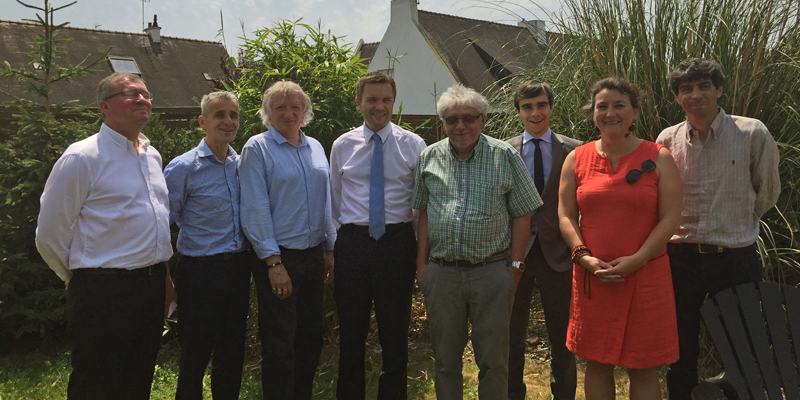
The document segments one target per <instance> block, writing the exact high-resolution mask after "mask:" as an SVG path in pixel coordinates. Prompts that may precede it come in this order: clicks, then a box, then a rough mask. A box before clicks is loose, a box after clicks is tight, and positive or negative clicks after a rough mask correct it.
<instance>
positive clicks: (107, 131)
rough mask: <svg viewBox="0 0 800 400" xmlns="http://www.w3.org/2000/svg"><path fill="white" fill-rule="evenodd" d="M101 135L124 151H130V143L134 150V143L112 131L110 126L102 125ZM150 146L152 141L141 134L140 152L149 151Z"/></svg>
mask: <svg viewBox="0 0 800 400" xmlns="http://www.w3.org/2000/svg"><path fill="white" fill-rule="evenodd" d="M100 134H101V135H105V136H107V137H108V138H109V139H111V141H112V142H113V143H114V144H116V145H117V146H119V147H120V148H122V149H123V150H127V149H128V143H130V146H131V148H133V142H131V141H130V140H128V138H126V137H125V136H123V135H122V134H121V133H119V132H117V131H115V130H113V129H111V127H109V126H108V125H106V124H105V123H103V124H102V125H100ZM148 146H150V139H148V138H147V137H145V136H144V135H143V134H142V133H141V132H140V133H139V150H140V151H142V152H146V151H147V147H148Z"/></svg>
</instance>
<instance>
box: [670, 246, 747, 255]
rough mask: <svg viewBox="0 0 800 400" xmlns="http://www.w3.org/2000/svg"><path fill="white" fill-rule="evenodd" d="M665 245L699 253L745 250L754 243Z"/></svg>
mask: <svg viewBox="0 0 800 400" xmlns="http://www.w3.org/2000/svg"><path fill="white" fill-rule="evenodd" d="M667 245H668V246H671V247H673V248H677V249H680V250H682V251H687V252H690V253H700V254H719V253H733V252H737V251H742V250H747V249H749V248H751V247H753V246H754V244H751V245H749V246H744V247H725V246H717V245H715V244H704V243H668V244H667Z"/></svg>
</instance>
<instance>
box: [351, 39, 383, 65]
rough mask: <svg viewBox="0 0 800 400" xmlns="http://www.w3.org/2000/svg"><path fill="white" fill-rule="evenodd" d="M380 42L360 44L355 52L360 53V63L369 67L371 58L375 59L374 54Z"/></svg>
mask: <svg viewBox="0 0 800 400" xmlns="http://www.w3.org/2000/svg"><path fill="white" fill-rule="evenodd" d="M380 44H381V42H372V43H362V44H361V47H360V48H359V49H358V50H356V52H361V62H362V63H364V65H367V66H369V63H371V62H372V58H373V57H375V52H376V51H378V46H380Z"/></svg>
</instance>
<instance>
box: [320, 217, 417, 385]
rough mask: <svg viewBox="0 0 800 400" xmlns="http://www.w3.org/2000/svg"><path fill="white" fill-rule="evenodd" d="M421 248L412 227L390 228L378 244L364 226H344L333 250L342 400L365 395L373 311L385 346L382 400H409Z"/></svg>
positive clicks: (396, 225)
mask: <svg viewBox="0 0 800 400" xmlns="http://www.w3.org/2000/svg"><path fill="white" fill-rule="evenodd" d="M416 257H417V244H416V237H415V235H414V230H413V228H412V227H411V224H410V223H404V224H391V225H386V233H385V234H384V235H383V236H381V238H380V239H379V240H377V241H376V240H375V239H373V238H372V237H370V235H369V232H368V228H367V227H365V226H356V225H351V224H348V225H344V226H342V227H341V229H339V235H338V236H337V238H336V247H335V250H334V259H335V268H334V270H335V271H336V279H335V280H334V285H335V286H334V289H335V291H334V293H335V298H336V308H337V310H338V311H339V332H340V336H339V342H340V343H339V379H338V381H337V384H336V397H337V398H338V399H339V400H345V399H347V400H350V399H363V398H364V396H365V393H364V390H365V381H364V379H365V378H364V356H365V347H364V346H365V343H366V339H367V333H368V331H369V321H370V310H371V309H372V304H373V302H374V303H375V319H376V320H377V323H378V338H379V340H380V343H381V355H382V360H383V366H382V367H381V375H380V378H379V381H378V399H405V398H407V386H406V385H407V382H406V381H407V376H408V373H407V372H406V366H407V365H408V326H409V322H410V318H411V293H412V291H413V289H414V274H415V272H416V267H415V264H416Z"/></svg>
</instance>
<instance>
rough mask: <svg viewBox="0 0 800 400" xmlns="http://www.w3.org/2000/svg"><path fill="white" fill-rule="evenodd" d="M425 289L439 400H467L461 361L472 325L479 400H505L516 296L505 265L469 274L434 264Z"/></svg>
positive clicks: (425, 279)
mask: <svg viewBox="0 0 800 400" xmlns="http://www.w3.org/2000/svg"><path fill="white" fill-rule="evenodd" d="M421 287H422V292H423V293H424V294H425V309H426V311H427V314H428V324H429V326H430V332H431V340H432V342H433V354H434V357H435V359H436V378H435V384H434V386H435V388H436V398H437V399H439V400H449V399H461V398H463V390H464V389H463V384H464V377H463V375H462V373H461V369H462V356H463V354H464V347H465V346H466V345H467V340H468V339H469V337H468V331H469V327H468V322H469V323H471V324H472V348H473V350H474V351H475V363H476V364H477V365H478V368H479V369H480V372H479V373H478V397H480V398H481V400H492V399H506V398H507V393H508V344H509V340H508V339H509V336H508V335H509V328H508V327H509V321H510V320H511V308H512V307H513V305H514V292H515V287H514V280H513V278H512V277H511V273H510V272H508V268H507V263H506V261H505V260H501V261H497V262H493V263H489V264H486V265H485V266H480V267H469V268H465V267H448V266H443V265H439V264H436V263H429V264H428V269H427V270H426V271H425V274H424V275H423V277H422V282H421Z"/></svg>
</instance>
